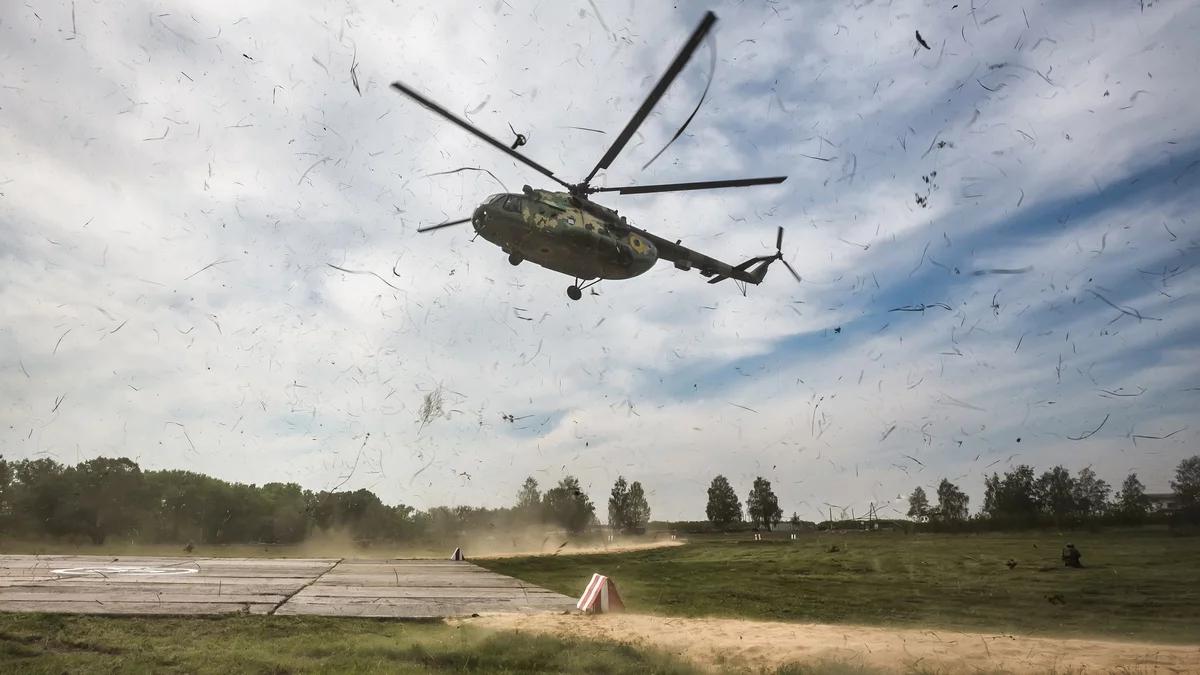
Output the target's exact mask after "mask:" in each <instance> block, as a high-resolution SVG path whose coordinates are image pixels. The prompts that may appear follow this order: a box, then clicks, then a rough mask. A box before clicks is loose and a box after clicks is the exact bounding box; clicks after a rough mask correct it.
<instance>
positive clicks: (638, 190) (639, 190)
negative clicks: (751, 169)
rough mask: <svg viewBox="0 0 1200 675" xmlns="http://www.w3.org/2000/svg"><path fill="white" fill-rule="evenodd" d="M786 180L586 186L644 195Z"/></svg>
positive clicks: (602, 190) (738, 179)
mask: <svg viewBox="0 0 1200 675" xmlns="http://www.w3.org/2000/svg"><path fill="white" fill-rule="evenodd" d="M785 180H787V176H772V177H770V178H737V179H734V180H708V181H700V182H697V183H663V184H661V185H626V186H625V187H602V188H588V192H618V193H620V194H623V195H644V194H648V193H651V192H679V191H680V190H715V189H717V188H731V187H749V186H751V185H774V184H776V183H782V182H783V181H785Z"/></svg>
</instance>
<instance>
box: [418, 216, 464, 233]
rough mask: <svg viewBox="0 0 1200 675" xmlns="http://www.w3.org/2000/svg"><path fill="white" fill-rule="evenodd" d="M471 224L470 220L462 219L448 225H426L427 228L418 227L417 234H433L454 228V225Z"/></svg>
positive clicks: (452, 221)
mask: <svg viewBox="0 0 1200 675" xmlns="http://www.w3.org/2000/svg"><path fill="white" fill-rule="evenodd" d="M469 222H471V219H470V218H460V219H458V220H451V221H450V222H448V223H438V224H437V225H426V226H425V227H418V228H417V232H433V231H434V230H440V229H442V228H443V227H453V226H454V225H462V224H463V223H469Z"/></svg>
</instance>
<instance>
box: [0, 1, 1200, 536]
mask: <svg viewBox="0 0 1200 675" xmlns="http://www.w3.org/2000/svg"><path fill="white" fill-rule="evenodd" d="M677 4H678V5H679V6H678V7H673V6H672V3H662V2H642V3H636V4H635V3H633V2H600V1H599V0H597V2H596V3H595V5H593V4H592V3H591V2H587V1H584V2H561V3H560V2H541V3H537V4H532V3H523V2H517V1H516V0H512V1H511V2H505V1H503V0H501V1H500V2H494V3H493V2H487V3H480V4H477V3H459V2H431V3H414V2H396V3H389V2H354V3H325V4H323V5H321V4H318V3H300V4H297V3H293V2H253V3H247V2H227V1H210V2H195V3H179V2H132V1H131V2H124V3H115V2H107V1H101V0H76V2H74V3H72V2H58V3H55V2H29V3H24V4H21V3H4V4H3V6H2V7H0V315H2V316H3V321H2V323H0V392H2V393H3V398H2V400H0V453H2V454H3V455H4V456H6V457H8V458H33V457H42V456H49V457H52V458H56V459H58V460H60V461H63V462H70V463H73V462H75V461H77V460H80V459H87V458H90V457H94V456H98V455H106V456H114V455H128V456H130V457H134V458H136V459H137V461H138V462H139V463H140V464H141V465H142V466H143V467H145V468H156V469H157V468H185V469H189V470H194V471H200V472H204V473H208V474H211V475H215V476H218V477H221V478H225V479H228V480H235V481H241V482H253V483H263V482H268V481H276V480H286V481H296V482H299V483H301V484H302V485H304V486H305V487H308V488H313V489H321V488H324V489H329V488H331V487H334V486H336V485H339V484H341V485H342V489H353V488H358V487H368V488H370V489H372V490H374V491H376V492H377V493H378V494H380V496H381V497H383V498H384V499H385V500H386V501H389V502H404V503H408V504H412V505H415V506H418V507H422V508H424V507H429V506H433V505H438V504H452V505H456V504H484V505H491V506H495V505H506V504H509V503H511V502H512V500H513V496H514V494H515V492H516V489H517V487H518V486H519V484H520V482H521V480H522V479H523V478H524V477H525V476H528V475H532V476H534V477H536V478H537V479H538V480H539V481H541V482H542V483H543V485H544V486H547V485H549V484H552V483H553V482H554V481H556V480H557V479H559V478H561V477H562V476H563V475H564V474H566V473H571V474H575V475H577V476H579V477H580V478H581V480H582V482H583V483H584V485H585V486H587V489H588V491H589V492H590V494H591V496H592V497H593V499H595V500H596V501H597V502H598V503H599V502H602V500H603V499H604V498H605V497H606V495H607V491H608V488H609V486H611V484H612V481H613V480H614V479H615V478H616V476H617V475H618V474H624V475H625V476H626V477H628V478H630V479H632V480H640V481H642V482H643V484H645V486H646V488H647V491H648V493H649V497H650V502H651V507H652V508H653V512H654V516H655V518H672V519H675V518H688V519H699V518H702V517H703V511H704V500H705V488H706V486H707V484H708V481H709V480H710V479H711V478H712V477H713V476H714V475H715V474H718V473H723V474H725V475H727V476H729V477H730V479H731V480H732V481H733V482H734V485H735V487H736V488H737V489H738V491H739V492H740V493H745V492H746V491H748V488H749V484H750V482H751V481H752V480H753V478H754V477H755V476H757V475H762V476H765V477H767V478H769V479H770V480H771V481H772V482H773V483H774V484H775V487H776V492H777V493H778V494H779V496H780V499H781V506H782V507H783V508H784V509H785V511H786V512H787V513H789V514H790V513H791V512H792V511H797V512H799V513H800V514H801V517H804V518H809V519H815V518H818V517H819V514H820V513H827V512H828V509H829V507H828V506H827V504H836V505H838V506H839V507H845V508H846V509H854V511H855V513H856V514H857V513H862V512H864V511H865V510H866V509H867V508H868V505H869V504H870V503H872V502H874V503H875V504H877V505H882V507H883V509H884V510H883V511H881V513H882V514H884V515H894V512H892V511H890V510H888V507H890V506H895V507H896V508H898V509H900V510H903V509H904V506H903V505H902V504H900V503H899V502H897V500H896V498H897V495H899V494H901V493H905V494H906V493H907V492H909V491H910V490H911V489H912V488H913V487H915V486H917V485H925V486H932V485H935V484H936V482H937V480H938V479H940V478H941V477H943V476H946V477H950V478H951V479H952V480H955V481H956V482H958V483H959V484H960V485H961V486H962V487H963V488H964V489H965V490H966V491H967V492H968V493H969V494H971V495H972V507H973V508H975V507H978V505H979V502H980V494H981V489H982V482H983V478H982V476H983V474H984V472H985V471H986V472H989V473H990V472H991V471H997V470H999V471H1003V470H1005V469H1007V468H1009V467H1010V466H1012V465H1015V464H1018V463H1030V464H1033V465H1034V466H1035V467H1037V468H1039V469H1044V468H1048V467H1049V466H1051V465H1053V464H1056V463H1063V464H1066V465H1067V466H1068V467H1069V468H1071V469H1072V470H1074V469H1078V468H1080V467H1083V466H1086V465H1090V466H1093V467H1094V468H1095V469H1096V470H1097V471H1098V472H1099V473H1100V474H1101V476H1102V477H1104V478H1106V479H1108V480H1109V481H1110V482H1112V483H1114V484H1119V483H1120V481H1121V479H1122V478H1123V477H1124V476H1125V474H1126V473H1127V472H1129V471H1136V472H1137V473H1138V474H1139V475H1140V476H1141V478H1142V480H1143V482H1145V483H1146V485H1147V487H1148V488H1149V489H1150V490H1151V491H1165V490H1166V489H1167V483H1168V480H1169V478H1170V476H1171V474H1172V472H1173V469H1174V466H1175V464H1177V463H1178V461H1179V460H1180V459H1182V458H1184V457H1186V456H1189V455H1191V454H1195V453H1196V451H1197V445H1198V444H1197V440H1198V439H1200V424H1197V419H1196V410H1197V406H1198V402H1200V312H1198V311H1197V310H1198V309H1200V298H1198V296H1197V291H1198V290H1200V274H1198V273H1197V263H1200V226H1198V223H1197V219H1196V213H1197V208H1198V206H1200V78H1198V77H1197V73H1196V67H1197V64H1200V42H1197V40H1196V39H1195V36H1196V35H1197V34H1198V31H1200V5H1198V4H1197V3H1195V2H1171V3H1162V2H1144V3H1141V2H1138V1H1137V0H1119V1H1111V2H1099V1H1098V2H1086V3H1077V2H1061V3H1042V4H1032V3H1029V4H1025V5H1018V4H1015V3H1000V2H992V3H989V4H986V5H984V4H983V3H979V2H976V3H969V2H964V3H961V4H959V5H956V6H954V7H953V8H951V7H950V5H951V4H953V3H945V2H938V3H933V2H928V3H920V2H900V1H897V2H893V3H890V4H885V3H872V2H864V3H836V4H835V3H762V2H739V3H733V2H730V3H716V4H713V5H707V4H702V3H677ZM972 5H974V7H975V9H974V10H972V9H971V7H972ZM1143 5H1144V6H1143ZM710 7H711V9H713V11H715V12H716V13H717V15H718V17H719V18H720V21H719V23H718V24H717V28H716V30H715V31H714V39H713V40H712V43H711V44H710V45H709V46H706V47H704V48H703V49H701V50H700V51H699V52H698V54H697V58H695V59H693V62H692V63H691V65H690V66H689V67H688V69H687V70H686V71H685V72H684V75H683V76H682V77H681V78H680V79H679V80H678V81H677V82H676V83H675V85H674V86H673V87H672V89H671V90H670V92H669V93H668V95H667V97H666V98H665V99H664V101H663V103H662V104H661V105H660V106H659V107H658V109H657V111H656V113H655V114H654V115H653V116H652V117H651V118H650V119H649V120H648V121H647V124H646V125H644V126H643V128H642V130H641V133H640V134H639V135H638V136H636V137H635V138H634V140H633V141H632V142H631V143H630V144H629V146H628V148H627V149H626V151H625V152H624V154H623V155H622V156H621V157H620V158H619V159H618V160H617V161H616V162H615V163H614V165H613V167H612V168H611V169H610V171H609V172H608V174H607V175H606V176H605V175H603V174H602V175H601V178H600V181H601V182H602V183H603V182H607V183H608V184H613V185H617V184H627V183H658V182H668V181H674V180H691V179H716V178H727V177H742V176H758V175H776V174H787V175H788V176H789V178H788V180H787V182H786V183H784V184H782V185H780V186H772V187H759V188H747V189H740V190H725V191H712V192H706V193H690V194H689V193H675V194H666V195H657V196H629V197H620V196H612V197H607V198H606V199H603V200H601V201H602V202H603V203H606V204H608V205H610V206H612V207H614V208H617V209H619V210H620V211H621V213H623V214H625V215H627V216H628V217H629V218H630V219H631V220H632V221H633V222H635V223H637V224H638V225H639V226H641V227H644V228H646V229H649V230H651V231H653V232H655V233H658V234H660V235H662V236H664V237H667V238H670V239H677V238H678V239H682V240H683V242H684V243H685V244H686V245H689V246H692V247H694V248H696V249H698V250H700V251H702V252H704V253H707V254H710V255H714V256H716V257H720V258H722V259H725V260H728V261H730V262H738V261H740V260H742V259H745V258H748V257H750V256H753V255H761V254H764V253H769V252H770V251H771V250H772V248H773V245H774V235H775V228H776V227H777V226H783V227H785V228H786V230H787V233H786V236H785V239H784V253H785V255H786V256H787V258H788V260H789V261H790V262H791V263H792V265H793V266H794V267H795V268H796V269H797V270H799V271H800V273H801V274H802V275H803V277H804V281H803V283H801V284H796V283H795V282H794V281H793V280H792V279H791V278H790V277H789V276H788V275H787V274H786V272H785V271H784V270H782V269H780V268H776V269H773V270H772V272H771V274H770V275H769V276H768V278H767V281H766V283H764V284H763V285H762V286H759V287H752V288H750V289H749V292H748V295H746V296H745V297H743V296H742V295H741V294H740V293H739V291H738V289H737V288H736V287H735V286H734V285H733V284H731V283H729V282H725V283H722V284H720V285H718V286H710V285H707V284H705V283H703V281H704V279H703V278H702V277H700V276H699V275H697V274H696V273H694V272H690V273H684V272H680V271H677V270H675V269H673V268H672V267H671V266H670V265H668V264H665V263H660V264H659V266H657V267H656V268H655V269H653V270H652V271H651V272H649V273H648V274H646V275H645V276H643V277H640V278H638V279H634V280H630V281H621V282H604V283H601V284H600V285H599V286H597V287H596V290H597V292H598V293H599V295H588V294H585V297H584V299H583V300H582V301H580V302H575V303H572V302H570V301H569V300H568V299H567V298H566V294H565V292H564V291H565V288H566V286H567V285H568V284H569V283H570V280H569V279H567V278H565V277H563V276H561V275H558V274H555V273H553V272H549V271H547V270H544V269H542V268H539V267H536V266H534V265H530V264H523V265H521V266H519V267H515V268H514V267H511V266H510V265H509V264H508V262H507V260H506V257H505V255H504V254H503V253H502V252H501V251H500V250H499V249H497V248H495V247H493V246H491V245H490V244H488V243H487V242H484V241H482V240H477V241H473V242H472V241H471V235H472V232H471V231H470V228H469V227H466V228H458V229H452V230H444V231H440V232H438V233H436V234H425V235H418V234H417V233H416V232H415V230H416V228H417V227H419V226H421V225H425V224H430V223H433V222H437V221H440V220H442V219H444V218H453V217H462V216H465V215H468V214H469V212H470V210H471V209H472V208H473V207H474V205H475V204H477V203H478V202H479V201H480V200H481V199H482V198H483V197H485V196H486V195H488V194H490V193H494V192H501V191H504V190H505V188H507V190H509V191H514V192H515V191H519V190H520V188H521V185H522V184H524V183H528V184H530V185H533V186H535V187H550V186H548V185H546V184H545V182H544V181H539V178H540V176H538V175H537V174H536V173H534V172H531V171H530V170H528V169H526V168H524V167H522V166H519V165H517V164H515V163H514V162H512V161H510V160H509V159H508V158H506V157H504V156H503V155H501V154H499V153H497V152H495V151H494V150H492V149H491V148H489V147H487V146H486V145H484V144H482V143H480V142H477V141H476V140H474V139H473V138H471V137H469V136H467V135H466V134H465V133H463V132H462V131H461V130H459V129H457V128H454V127H453V126H451V125H449V124H446V123H445V122H443V121H441V120H439V119H438V118H436V117H435V116H434V115H432V114H431V113H429V112H428V111H426V110H424V109H422V108H421V107H419V106H418V105H416V104H414V103H413V102H412V101H409V100H407V99H404V98H402V97H400V96H398V95H397V94H396V93H395V92H393V91H391V90H390V89H389V88H388V86H387V85H388V84H389V83H390V82H391V81H393V80H397V79H398V80H402V81H404V82H406V83H409V84H411V85H414V86H416V87H417V88H418V89H420V90H422V91H424V92H426V93H427V94H428V95H429V96H431V97H432V98H434V99H435V100H438V101H440V102H442V103H443V104H444V105H445V106H446V107H448V108H449V109H451V110H454V111H457V112H458V113H459V114H463V115H467V116H469V117H470V119H471V120H472V121H473V122H474V123H476V124H478V125H479V126H480V127H482V128H484V129H486V130H488V131H489V132H491V133H494V134H496V135H497V136H499V137H501V138H504V139H508V138H511V132H510V131H509V125H510V124H511V125H512V127H513V128H515V129H516V130H517V131H520V132H521V133H524V134H526V135H527V136H528V138H529V144H528V145H527V146H526V147H525V148H523V151H524V152H526V153H527V154H528V155H529V156H531V157H533V158H534V159H535V160H537V161H539V162H541V163H543V164H545V165H547V166H549V167H550V168H551V169H552V170H554V171H555V172H556V173H557V174H558V175H560V176H562V177H564V178H565V179H566V180H572V181H573V180H578V179H579V178H582V177H583V176H584V175H586V173H587V171H588V170H589V169H590V168H591V167H592V165H593V164H594V163H595V162H596V160H597V159H598V158H599V156H600V155H601V154H602V153H603V151H604V150H605V148H607V146H608V144H609V143H610V142H611V140H612V138H613V136H614V135H615V134H616V133H617V132H618V131H619V130H620V129H621V128H622V127H623V126H624V125H625V123H626V122H627V120H628V119H629V117H630V116H631V115H632V114H633V112H634V110H635V109H636V108H637V106H638V105H639V104H640V102H641V100H642V99H643V98H644V96H645V95H646V93H647V92H648V91H649V89H650V88H651V87H652V86H653V83H654V82H655V81H656V80H657V78H658V77H659V76H660V74H661V72H662V71H663V70H664V69H665V68H666V66H667V64H668V63H669V62H670V60H671V58H672V57H673V56H674V54H675V52H676V51H677V50H678V49H679V47H680V46H681V45H682V43H683V41H684V40H685V39H686V37H687V35H688V34H689V33H690V31H691V30H692V29H693V28H694V26H695V25H696V23H697V22H698V21H699V19H700V17H701V15H702V14H703V12H704V10H705V9H708V8H710ZM916 30H919V31H920V32H921V35H922V36H923V37H924V39H925V40H926V41H927V42H928V44H929V46H930V49H928V50H927V49H924V48H923V47H921V46H920V45H919V44H918V43H917V41H916V39H915V35H914V32H915V31H916ZM714 48H715V49H716V54H717V58H716V71H715V78H714V79H713V83H712V88H711V90H710V91H709V93H708V97H707V101H706V102H705V103H704V105H703V107H702V108H701V109H700V112H699V113H698V114H697V116H696V118H695V119H694V120H693V122H692V124H691V126H690V127H689V129H688V132H687V133H686V134H685V135H684V136H683V137H682V138H680V140H679V141H678V142H676V143H675V144H674V145H673V146H672V147H671V148H670V149H669V150H668V151H667V152H666V153H664V154H663V156H662V157H661V158H659V160H658V161H657V162H655V163H654V164H652V165H651V166H650V167H649V168H648V169H646V170H644V171H643V170H642V169H641V166H642V164H643V163H645V162H646V161H647V160H648V159H650V157H651V156H652V155H653V153H654V152H655V151H656V150H657V149H658V148H659V147H661V146H662V145H663V144H664V143H665V142H666V140H667V139H668V138H669V137H670V135H671V134H672V133H673V132H674V130H675V128H676V127H678V125H679V124H680V123H682V121H683V120H684V119H685V118H686V117H687V115H688V114H689V113H690V112H691V109H692V107H693V106H694V105H695V103H696V101H697V100H698V99H699V96H700V92H701V90H702V89H703V87H704V83H705V81H706V78H707V75H708V69H709V64H710V56H709V52H708V51H707V50H709V49H714ZM352 73H353V77H352ZM355 80H356V81H357V83H358V89H360V90H361V92H360V91H358V90H356V88H355V85H354V81H355ZM576 127H582V128H586V129H596V130H602V131H604V132H606V133H604V134H599V133H595V132H592V131H586V130H583V129H579V128H576ZM463 166H474V167H483V168H486V169H488V170H490V171H491V172H492V173H493V174H494V175H495V178H492V177H490V176H488V175H487V174H484V173H479V172H460V173H454V174H449V175H440V176H431V175H430V174H433V173H436V172H443V171H449V170H453V169H457V168H459V167H463ZM501 184H502V185H503V187H502V186H501ZM917 196H920V197H921V198H922V200H921V201H922V202H923V203H918V200H917ZM330 265H336V266H338V267H341V268H344V269H347V270H355V271H362V272H371V273H373V275H372V274H351V273H346V272H342V271H339V270H336V269H333V268H332V267H330ZM376 275H377V276H376ZM921 307H924V310H923V311H911V310H919V309H920V308H921ZM436 391H440V392H441V396H442V399H443V409H444V414H443V415H442V416H440V417H437V418H435V419H433V420H432V421H429V422H428V423H427V424H422V423H421V420H420V411H421V407H422V404H423V402H424V401H425V398H426V395H427V394H429V393H430V392H436ZM502 415H513V416H514V417H515V421H513V422H508V421H505V420H504V419H503V418H502V417H501V416H502ZM1097 427H1099V429H1098V430H1097V431H1095V432H1094V433H1091V432H1092V431H1093V430H1094V429H1097ZM1156 437H1158V438H1156ZM601 510H603V509H601Z"/></svg>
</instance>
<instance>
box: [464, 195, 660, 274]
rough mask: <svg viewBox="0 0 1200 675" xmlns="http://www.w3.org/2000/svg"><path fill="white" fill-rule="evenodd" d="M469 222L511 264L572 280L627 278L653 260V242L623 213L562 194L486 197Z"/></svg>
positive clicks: (654, 254) (647, 265)
mask: <svg viewBox="0 0 1200 675" xmlns="http://www.w3.org/2000/svg"><path fill="white" fill-rule="evenodd" d="M471 225H472V226H473V227H474V228H475V231H476V232H478V233H479V236H481V237H483V238H484V239H486V240H487V241H489V242H491V243H493V244H495V245H496V246H499V247H500V248H501V249H502V250H503V251H504V252H505V253H507V254H509V261H510V262H512V263H513V264H514V265H515V264H518V263H520V262H521V261H524V260H528V261H529V262H532V263H535V264H538V265H541V266H542V267H545V268H546V269H549V270H553V271H555V272H560V273H562V274H566V275H568V276H572V277H574V278H576V279H578V280H588V279H629V278H631V277H636V276H638V275H639V274H642V273H644V272H646V271H647V270H649V269H650V268H651V267H654V263H655V262H657V261H658V251H657V250H656V249H655V246H654V244H653V243H651V242H650V241H648V240H647V239H646V238H645V237H644V236H642V235H640V234H639V233H638V232H637V231H636V230H635V229H634V228H631V227H629V225H628V224H627V223H626V221H625V219H624V218H623V217H621V216H619V215H618V214H617V213H616V212H615V211H612V210H611V209H607V208H605V207H603V206H600V205H599V204H595V203H593V202H590V201H586V200H580V199H577V198H575V197H573V196H572V195H571V194H569V193H566V192H551V191H547V190H533V189H530V188H526V189H525V191H524V193H523V194H510V193H502V194H497V195H492V196H490V197H488V198H487V200H486V201H484V203H482V204H480V205H479V206H478V207H477V208H476V209H475V212H474V214H473V215H472V218H471Z"/></svg>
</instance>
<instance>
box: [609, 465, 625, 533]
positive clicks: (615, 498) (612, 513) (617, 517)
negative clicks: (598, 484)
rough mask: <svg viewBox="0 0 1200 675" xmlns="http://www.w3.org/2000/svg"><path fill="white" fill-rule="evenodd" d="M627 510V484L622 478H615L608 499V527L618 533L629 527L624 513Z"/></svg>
mask: <svg viewBox="0 0 1200 675" xmlns="http://www.w3.org/2000/svg"><path fill="white" fill-rule="evenodd" d="M628 509H629V484H628V483H626V482H625V477H624V476H617V482H616V483H613V488H612V492H611V493H610V494H609V497H608V526H609V527H611V528H612V529H613V530H616V531H618V532H620V531H622V530H624V529H626V528H627V527H628V526H629V520H628V518H627V517H626V515H625V512H626V511H627V510H628Z"/></svg>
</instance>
